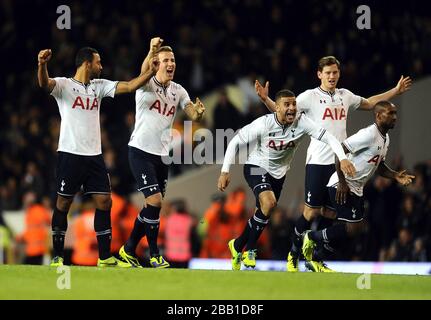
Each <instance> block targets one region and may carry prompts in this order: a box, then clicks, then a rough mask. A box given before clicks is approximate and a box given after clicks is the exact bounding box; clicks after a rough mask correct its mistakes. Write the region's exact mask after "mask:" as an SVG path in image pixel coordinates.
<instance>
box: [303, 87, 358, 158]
mask: <svg viewBox="0 0 431 320" xmlns="http://www.w3.org/2000/svg"><path fill="white" fill-rule="evenodd" d="M362 99H363V98H361V97H360V96H357V95H355V94H353V93H352V92H350V91H349V90H347V89H335V92H333V93H331V92H328V91H324V90H322V89H321V88H320V87H317V88H315V89H310V90H307V91H305V92H303V93H301V94H300V95H299V96H298V97H297V98H296V103H297V106H298V110H299V111H301V112H305V114H306V115H307V117H309V118H310V119H311V120H313V121H314V122H315V123H316V124H317V125H318V126H320V127H323V128H325V129H326V130H328V132H330V133H331V134H332V135H334V136H335V137H336V138H337V139H338V141H343V140H344V139H346V137H347V133H346V120H347V115H348V113H349V111H350V110H356V109H358V108H359V106H360V105H361V102H362ZM334 162H335V158H334V152H333V151H332V150H331V148H330V147H329V145H327V144H325V143H323V142H321V141H319V140H317V139H315V138H311V141H310V145H309V146H308V150H307V160H306V164H319V165H328V164H333V163H334Z"/></svg>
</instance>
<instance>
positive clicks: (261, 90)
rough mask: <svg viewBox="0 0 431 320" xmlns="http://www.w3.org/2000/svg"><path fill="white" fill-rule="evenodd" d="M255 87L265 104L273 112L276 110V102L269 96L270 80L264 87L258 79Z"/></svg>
mask: <svg viewBox="0 0 431 320" xmlns="http://www.w3.org/2000/svg"><path fill="white" fill-rule="evenodd" d="M254 89H255V90H256V93H257V95H258V96H259V98H260V100H261V101H262V102H263V103H264V104H265V106H266V107H267V108H268V109H269V111H271V112H275V111H276V109H275V102H274V101H273V100H272V99H271V98H270V97H269V96H268V92H269V81H267V82H265V87H263V86H262V85H261V84H260V82H259V81H258V80H256V81H255V82H254Z"/></svg>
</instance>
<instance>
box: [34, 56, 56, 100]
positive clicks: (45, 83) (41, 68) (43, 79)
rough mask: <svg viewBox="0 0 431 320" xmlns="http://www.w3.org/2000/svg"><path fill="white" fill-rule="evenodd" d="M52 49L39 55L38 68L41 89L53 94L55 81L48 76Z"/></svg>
mask: <svg viewBox="0 0 431 320" xmlns="http://www.w3.org/2000/svg"><path fill="white" fill-rule="evenodd" d="M51 56H52V51H51V49H45V50H41V51H40V52H39V54H38V55H37V60H38V67H37V80H38V82H39V87H41V88H43V89H45V90H46V91H48V92H51V91H52V90H53V89H54V87H55V80H54V79H51V78H49V75H48V66H47V65H48V61H49V60H50V59H51Z"/></svg>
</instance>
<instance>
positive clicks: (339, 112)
mask: <svg viewBox="0 0 431 320" xmlns="http://www.w3.org/2000/svg"><path fill="white" fill-rule="evenodd" d="M327 118H329V119H331V120H346V119H347V117H346V110H344V108H334V109H332V110H331V108H326V109H325V112H324V113H323V118H322V120H326V119H327Z"/></svg>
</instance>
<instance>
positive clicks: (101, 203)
mask: <svg viewBox="0 0 431 320" xmlns="http://www.w3.org/2000/svg"><path fill="white" fill-rule="evenodd" d="M94 200H95V202H96V208H97V209H100V210H104V211H108V210H111V207H112V199H111V195H110V194H109V195H98V196H97V197H96V198H95V199H94Z"/></svg>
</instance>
